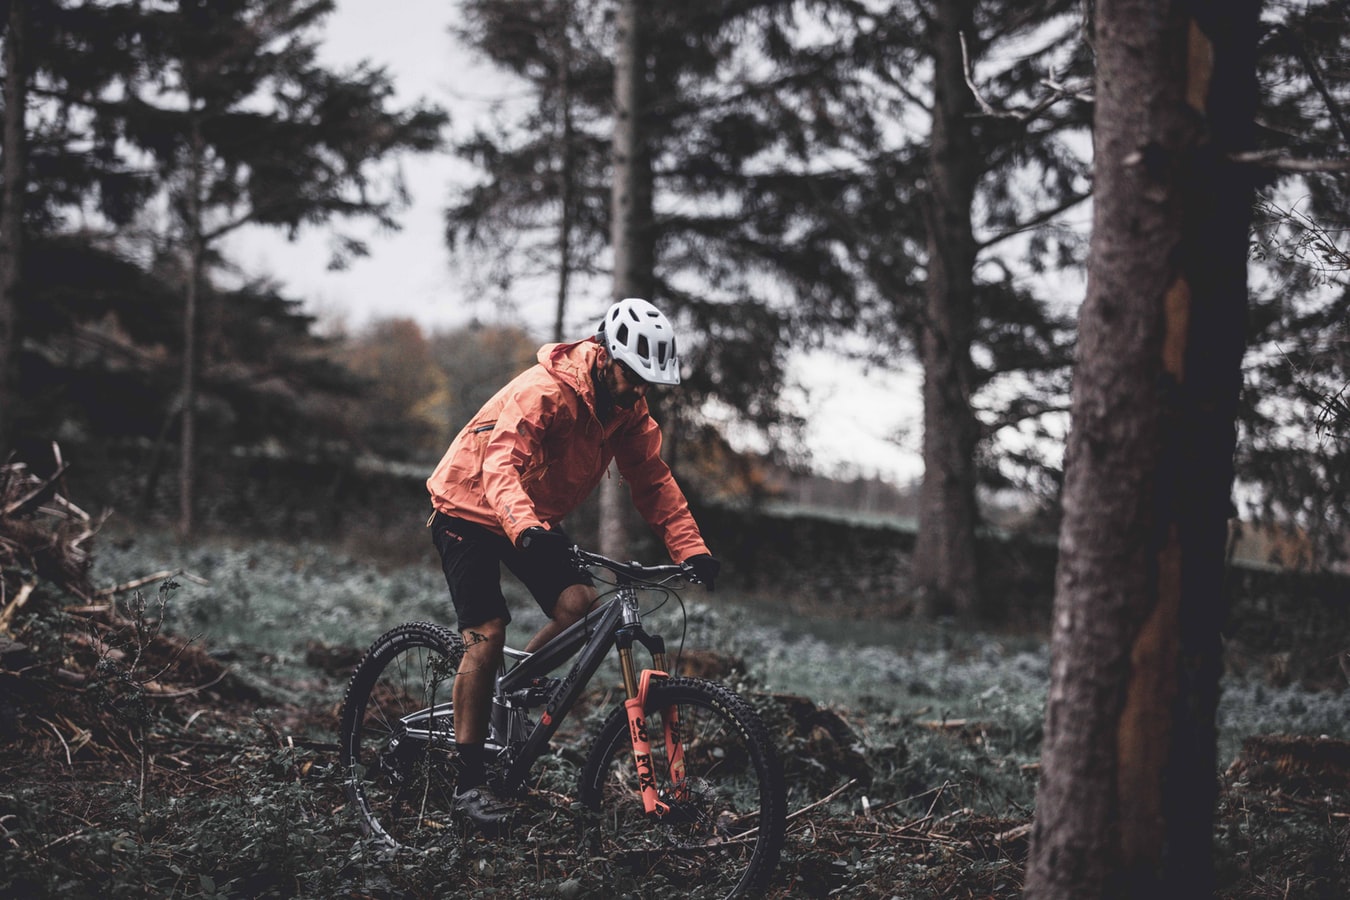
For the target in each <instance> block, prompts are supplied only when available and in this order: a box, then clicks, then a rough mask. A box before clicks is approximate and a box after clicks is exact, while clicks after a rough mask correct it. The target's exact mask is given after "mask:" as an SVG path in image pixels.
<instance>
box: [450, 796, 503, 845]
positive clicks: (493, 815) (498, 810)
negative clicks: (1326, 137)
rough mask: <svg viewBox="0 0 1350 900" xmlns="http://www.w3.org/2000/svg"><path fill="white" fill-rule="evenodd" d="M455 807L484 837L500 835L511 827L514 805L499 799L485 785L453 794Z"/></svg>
mask: <svg viewBox="0 0 1350 900" xmlns="http://www.w3.org/2000/svg"><path fill="white" fill-rule="evenodd" d="M455 809H456V810H458V811H459V812H461V813H463V814H464V815H465V817H466V818H468V820H469V821H470V822H472V823H473V825H474V827H475V828H477V829H478V830H479V831H480V832H482V833H483V835H485V836H486V837H502V836H503V835H505V834H506V833H507V832H508V831H510V829H511V817H512V816H513V815H514V814H515V806H514V805H513V804H511V803H510V802H508V801H506V800H503V799H501V798H500V797H498V796H497V795H496V794H494V793H492V790H491V789H490V788H488V787H487V786H486V785H480V786H479V787H473V788H468V789H467V790H465V791H462V792H460V793H457V794H455Z"/></svg>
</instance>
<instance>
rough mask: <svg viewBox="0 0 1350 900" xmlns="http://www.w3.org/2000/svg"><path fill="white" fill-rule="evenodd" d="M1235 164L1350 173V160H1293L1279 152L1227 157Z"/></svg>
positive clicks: (1289, 169) (1275, 168) (1256, 152)
mask: <svg viewBox="0 0 1350 900" xmlns="http://www.w3.org/2000/svg"><path fill="white" fill-rule="evenodd" d="M1229 159H1231V160H1232V161H1233V162H1235V163H1242V164H1245V165H1254V166H1259V167H1260V168H1263V169H1274V170H1275V171H1277V172H1297V173H1300V174H1308V173H1314V172H1350V159H1295V158H1293V157H1290V156H1283V155H1282V154H1281V151H1279V150H1253V151H1250V152H1248V153H1234V154H1233V155H1232V156H1230V157H1229Z"/></svg>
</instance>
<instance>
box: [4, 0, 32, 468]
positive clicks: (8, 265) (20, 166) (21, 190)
mask: <svg viewBox="0 0 1350 900" xmlns="http://www.w3.org/2000/svg"><path fill="white" fill-rule="evenodd" d="M6 7H7V15H6V22H5V31H4V33H3V37H4V42H5V50H4V68H5V71H4V75H5V92H4V98H5V113H4V138H3V139H4V148H3V153H4V162H3V176H2V177H3V178H4V188H3V196H0V459H3V457H4V456H5V454H6V452H7V451H8V450H9V449H10V447H11V446H12V442H13V441H14V439H15V438H16V437H17V436H18V435H17V433H16V429H15V426H14V412H15V409H16V407H17V405H18V399H19V398H18V393H19V392H18V384H19V365H18V357H19V333H20V329H19V308H20V305H19V291H20V290H22V286H23V252H24V246H23V231H24V229H23V210H24V194H25V187H26V185H27V184H28V175H27V166H28V153H27V149H28V130H27V122H26V115H25V114H26V112H27V108H28V58H27V57H28V4H27V3H8V4H6Z"/></svg>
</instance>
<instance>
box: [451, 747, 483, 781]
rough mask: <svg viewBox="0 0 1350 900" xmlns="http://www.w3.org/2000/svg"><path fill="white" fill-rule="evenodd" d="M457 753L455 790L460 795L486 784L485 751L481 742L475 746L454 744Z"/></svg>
mask: <svg viewBox="0 0 1350 900" xmlns="http://www.w3.org/2000/svg"><path fill="white" fill-rule="evenodd" d="M455 749H456V750H458V751H459V779H458V781H457V783H456V790H457V791H459V792H460V793H463V792H464V791H467V790H469V789H471V788H476V787H479V786H481V785H483V784H485V783H486V782H487V751H486V750H485V749H483V742H482V741H479V742H478V743H476V744H460V743H456V744H455Z"/></svg>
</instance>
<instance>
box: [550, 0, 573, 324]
mask: <svg viewBox="0 0 1350 900" xmlns="http://www.w3.org/2000/svg"><path fill="white" fill-rule="evenodd" d="M571 21H572V4H571V2H570V0H558V35H557V37H558V112H559V116H560V117H561V119H562V123H561V124H562V127H561V128H560V131H561V132H562V157H561V159H560V160H559V163H558V180H559V185H558V202H559V209H560V211H561V217H560V218H559V221H558V304H557V310H556V314H555V316H554V318H553V340H554V341H561V340H563V334H564V330H565V329H566V327H567V291H568V283H569V281H570V280H571V275H572V215H573V210H572V205H573V203H574V202H575V201H574V199H573V198H574V192H575V187H576V171H575V168H576V147H575V146H574V141H575V140H576V135H575V133H574V128H573V123H572V52H571V47H572V45H571V42H570V37H571V36H570V35H569V34H568V25H569V24H570V23H571Z"/></svg>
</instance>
